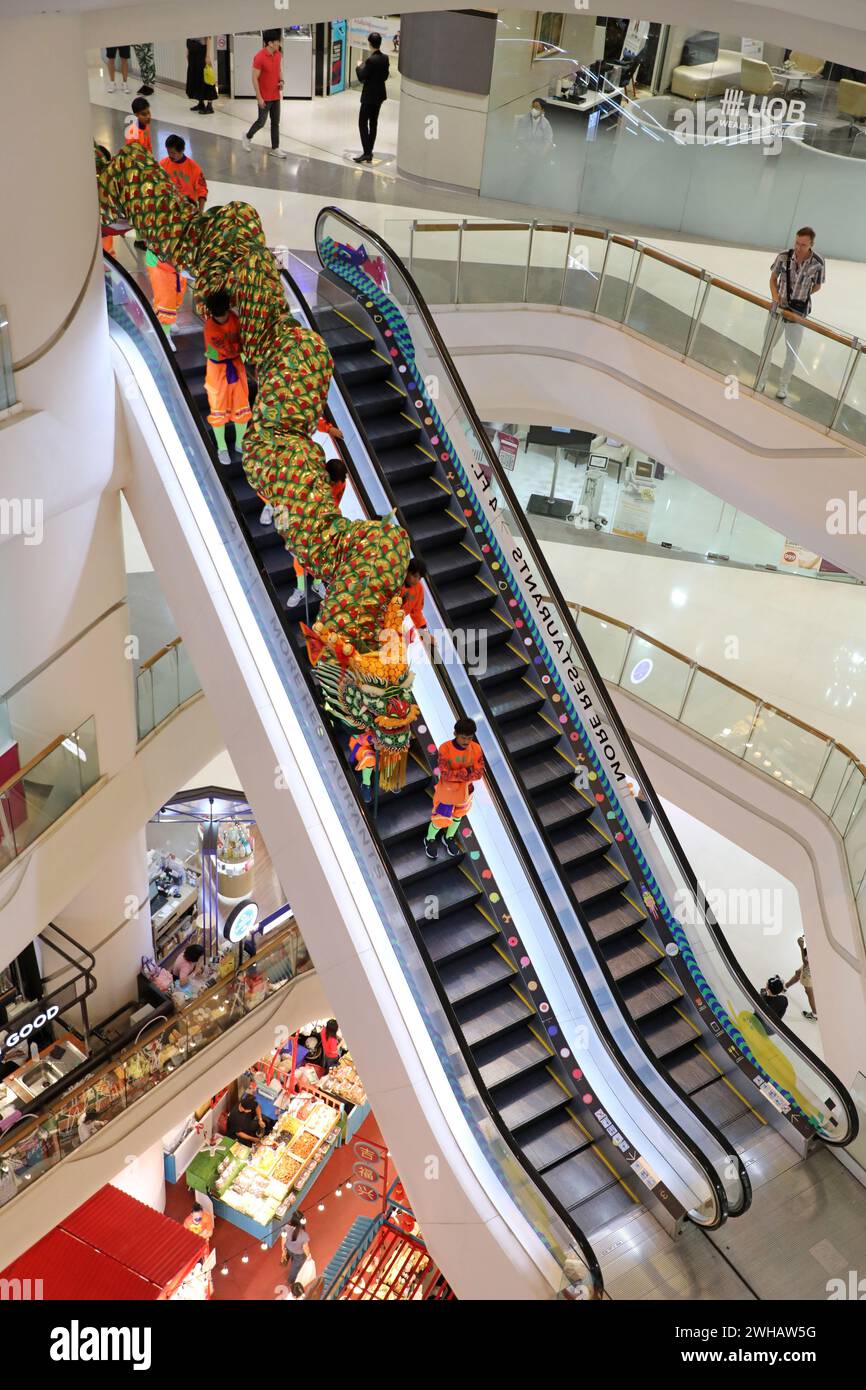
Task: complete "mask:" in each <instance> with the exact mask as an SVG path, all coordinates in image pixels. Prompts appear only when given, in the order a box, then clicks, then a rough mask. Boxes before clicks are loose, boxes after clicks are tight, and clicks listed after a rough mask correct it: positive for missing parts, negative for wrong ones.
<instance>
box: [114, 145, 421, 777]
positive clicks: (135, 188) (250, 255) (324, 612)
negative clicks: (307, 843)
mask: <svg viewBox="0 0 866 1390" xmlns="http://www.w3.org/2000/svg"><path fill="white" fill-rule="evenodd" d="M96 167H97V183H98V187H99V204H100V211H101V215H102V218H103V222H104V223H106V224H109V223H117V222H123V221H124V220H125V221H127V222H129V223H131V224H132V226H134V227H135V228H136V230H137V232H138V234H139V236H140V237H141V238H142V239H143V240H144V241H145V242H146V243H147V246H148V249H149V250H150V251H151V252H152V253H153V254H154V255H156V256H157V257H158V258H159V259H160V260H161V261H166V262H168V263H169V264H171V265H173V266H175V267H176V268H177V269H179V270H184V271H187V272H188V273H189V274H191V275H193V276H195V299H196V304H197V307H199V309H201V306H202V305H203V301H204V299H205V297H206V296H207V295H208V294H211V293H213V292H214V291H215V290H219V289H226V290H228V292H229V294H230V295H231V298H232V302H233V304H234V307H235V309H236V312H237V315H238V318H239V320H240V324H241V334H242V341H243V353H244V357H245V359H246V360H247V361H248V362H249V363H251V364H252V366H253V367H254V369H255V372H256V379H257V383H258V390H257V393H256V399H255V404H254V406H253V412H252V421H251V423H250V425H249V428H248V429H247V432H246V436H245V439H244V448H243V466H244V472H245V474H246V476H247V479H248V481H249V483H250V486H251V487H252V488H254V489H255V491H256V492H258V493H259V495H260V496H261V497H262V499H263V500H264V501H266V502H268V503H269V504H270V505H271V506H272V507H273V509H274V521H275V525H276V528H277V531H278V533H279V534H280V536H281V537H282V539H283V541H284V543H285V545H286V549H287V550H290V551H291V552H292V553H293V554H294V555H295V556H296V557H297V559H298V560H299V561H300V563H301V564H302V565H304V567H305V568H306V569H307V570H308V571H309V572H310V574H311V575H312V576H313V578H314V579H319V580H321V581H322V582H323V583H324V584H325V585H326V586H327V596H326V598H325V599H324V600H323V602H322V606H321V608H320V610H319V615H318V621H317V622H316V624H315V629H314V631H313V632H311V633H310V636H309V639H308V650H309V652H310V655H311V657H313V658H314V659H315V660H316V664H317V676H318V677H319V678H320V679H321V680H322V682H323V685H324V687H325V688H326V689H327V691H328V693H329V695H331V697H332V699H333V701H334V713H335V714H337V715H338V716H339V717H340V718H341V719H342V720H343V722H344V723H346V724H347V725H349V727H351V728H353V729H356V730H358V731H363V732H369V733H370V734H372V736H373V738H374V741H375V743H376V745H377V747H378V750H379V754H380V776H381V778H382V782H383V785H385V784H386V783H387V785H388V786H389V787H397V786H399V785H400V784H401V781H400V779H401V776H402V774H403V772H404V770H405V763H406V752H407V749H408V746H409V742H410V739H411V725H412V721H413V719H414V718H415V716H416V715H417V712H418V711H417V707H416V706H415V705H414V704H413V703H412V699H411V686H412V679H413V673H412V672H411V671H410V670H409V667H408V662H407V659H406V651H405V647H404V646H403V642H402V636H401V633H400V622H401V619H402V612H401V610H400V607H399V602H397V603H396V604H395V602H394V600H395V596H397V595H398V594H399V591H400V587H401V585H402V583H403V578H404V576H405V573H406V566H407V564H408V561H409V555H410V545H409V538H408V537H407V535H406V533H405V531H404V530H403V529H402V528H401V527H400V526H396V525H393V524H389V523H388V522H386V521H378V520H372V521H368V520H362V521H352V520H350V519H349V518H348V517H344V516H343V515H342V514H341V513H340V510H339V508H338V507H337V506H336V505H335V504H334V502H333V499H332V496H331V489H330V482H329V478H328V475H327V473H326V471H325V455H324V453H323V451H322V448H321V446H320V445H319V444H317V443H316V441H315V440H314V439H313V437H312V436H313V434H314V433H315V431H316V427H317V422H318V420H319V418H320V416H321V415H322V413H323V412H324V410H325V406H326V403H327V396H328V387H329V385H330V381H331V375H332V371H333V362H332V360H331V355H330V353H329V351H328V349H327V347H326V345H325V343H324V341H323V339H322V338H321V337H320V336H319V334H318V333H315V332H313V331H312V330H311V329H308V328H305V327H304V326H303V325H302V324H300V323H298V321H297V320H296V319H295V318H293V316H292V315H291V314H290V312H289V310H288V307H287V305H286V300H285V295H284V293H283V288H282V284H281V281H280V274H279V267H278V266H277V263H276V260H275V259H274V256H273V254H272V253H271V252H270V251H269V250H268V248H267V246H266V245H265V238H264V232H263V230H262V224H261V219H260V218H259V215H258V213H257V212H256V211H255V209H254V208H252V207H251V206H250V205H249V204H248V203H239V202H233V203H227V204H225V205H224V206H222V207H216V208H209V209H208V210H207V211H206V212H204V213H200V212H199V211H198V210H197V209H196V208H195V207H194V206H193V204H192V203H190V202H189V201H188V200H186V199H184V198H183V197H181V195H180V194H179V193H178V192H177V190H176V189H175V187H174V185H173V184H172V182H171V180H170V179H169V177H168V175H167V174H166V173H165V171H164V170H163V169H161V168H160V167H159V165H158V164H157V163H156V161H155V160H154V159H153V157H152V156H151V155H150V154H149V153H148V152H147V151H146V150H144V149H143V148H142V147H141V145H139V144H136V143H130V144H127V145H125V146H124V148H123V149H122V150H120V151H119V153H118V154H116V155H115V156H114V158H113V159H110V160H106V158H105V155H104V154H103V153H102V152H101V151H100V150H99V149H98V148H97V150H96Z"/></svg>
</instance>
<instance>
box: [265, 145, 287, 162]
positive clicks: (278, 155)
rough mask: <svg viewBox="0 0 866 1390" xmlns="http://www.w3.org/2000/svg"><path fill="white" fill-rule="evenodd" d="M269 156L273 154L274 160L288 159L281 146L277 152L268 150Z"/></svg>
mask: <svg viewBox="0 0 866 1390" xmlns="http://www.w3.org/2000/svg"><path fill="white" fill-rule="evenodd" d="M268 154H272V155H273V156H274V159H285V157H286V152H285V150H281V149H280V147H279V146H277V148H276V149H275V150H268Z"/></svg>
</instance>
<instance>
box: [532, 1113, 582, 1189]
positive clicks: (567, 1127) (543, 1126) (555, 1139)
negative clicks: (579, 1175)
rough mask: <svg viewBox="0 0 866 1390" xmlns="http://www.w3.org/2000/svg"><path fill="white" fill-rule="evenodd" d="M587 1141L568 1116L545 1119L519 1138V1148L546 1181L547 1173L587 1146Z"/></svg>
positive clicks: (557, 1115) (561, 1115)
mask: <svg viewBox="0 0 866 1390" xmlns="http://www.w3.org/2000/svg"><path fill="white" fill-rule="evenodd" d="M589 1142H590V1141H589V1137H588V1136H587V1135H586V1134H584V1133H583V1131H582V1129H581V1128H580V1127H579V1125H577V1124H575V1122H574V1120H573V1119H572V1118H571V1116H570V1115H569V1114H567V1113H566V1114H554V1115H548V1116H547V1117H546V1118H545V1119H543V1120H538V1121H537V1122H536V1123H535V1124H534V1125H531V1126H530V1127H529V1128H528V1129H525V1130H523V1132H522V1133H521V1135H520V1147H521V1149H522V1150H523V1152H524V1153H525V1154H526V1157H527V1158H528V1159H529V1161H530V1163H531V1164H533V1166H534V1167H535V1168H537V1169H538V1170H539V1172H543V1173H544V1176H545V1178H546V1177H547V1173H546V1171H545V1170H546V1169H549V1168H551V1167H553V1166H554V1165H555V1164H557V1163H561V1162H562V1160H563V1159H564V1158H568V1157H569V1156H570V1155H571V1154H576V1153H580V1152H581V1151H582V1150H584V1149H586V1148H587V1147H588V1145H589Z"/></svg>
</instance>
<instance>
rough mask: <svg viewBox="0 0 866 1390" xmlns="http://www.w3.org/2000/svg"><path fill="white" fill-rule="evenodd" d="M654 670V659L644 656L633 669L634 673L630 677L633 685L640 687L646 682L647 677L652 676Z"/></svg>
mask: <svg viewBox="0 0 866 1390" xmlns="http://www.w3.org/2000/svg"><path fill="white" fill-rule="evenodd" d="M652 669H653V664H652V659H651V658H650V657H648V656H642V657H641V659H640V661H636V662H635V664H634V666H633V667H632V672H631V675H630V676H629V680H630V681H631V683H632V685H640V684H641V682H642V681H645V680H646V678H647V676H649V675H651V674H652Z"/></svg>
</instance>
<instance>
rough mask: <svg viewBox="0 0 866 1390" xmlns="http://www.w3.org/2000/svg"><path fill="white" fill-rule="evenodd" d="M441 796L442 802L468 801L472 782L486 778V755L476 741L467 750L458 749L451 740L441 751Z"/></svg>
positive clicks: (444, 744)
mask: <svg viewBox="0 0 866 1390" xmlns="http://www.w3.org/2000/svg"><path fill="white" fill-rule="evenodd" d="M438 761H439V795H440V799H441V800H442V801H447V802H455V803H456V802H458V801H464V800H465V799H466V795H467V790H468V785H469V783H470V782H480V781H481V779H482V778H483V776H484V754H483V753H482V752H481V745H480V744H478V743H476V742H475V739H472V741H471V742H470V743H469V744H467V746H466V747H465V748H458V747H457V744H456V743H454V742H453V741H452V740H451V739H449V740H448V742H447V743H443V744H442V746H441V748H440V749H439V760H438Z"/></svg>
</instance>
